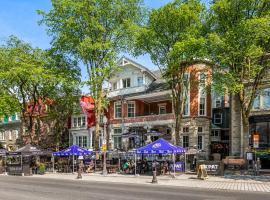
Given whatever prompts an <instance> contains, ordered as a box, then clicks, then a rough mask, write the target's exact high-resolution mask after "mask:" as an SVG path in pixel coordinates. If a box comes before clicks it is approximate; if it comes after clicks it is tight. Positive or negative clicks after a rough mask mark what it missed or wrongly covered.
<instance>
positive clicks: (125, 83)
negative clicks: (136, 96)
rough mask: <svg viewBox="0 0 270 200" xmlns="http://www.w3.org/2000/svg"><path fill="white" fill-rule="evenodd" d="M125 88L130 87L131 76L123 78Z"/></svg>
mask: <svg viewBox="0 0 270 200" xmlns="http://www.w3.org/2000/svg"><path fill="white" fill-rule="evenodd" d="M122 83H123V88H129V87H130V78H126V79H122Z"/></svg>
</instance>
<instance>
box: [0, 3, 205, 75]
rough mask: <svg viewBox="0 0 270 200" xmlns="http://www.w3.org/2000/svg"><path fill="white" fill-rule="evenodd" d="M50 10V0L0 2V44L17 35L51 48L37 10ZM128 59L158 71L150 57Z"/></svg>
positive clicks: (154, 5) (161, 4) (40, 45)
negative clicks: (40, 24)
mask: <svg viewBox="0 0 270 200" xmlns="http://www.w3.org/2000/svg"><path fill="white" fill-rule="evenodd" d="M170 1H171V0H145V1H144V2H145V5H146V6H147V7H150V8H159V7H161V6H163V5H165V4H166V3H168V2H170ZM205 1H206V0H205ZM50 9H51V2H50V0H0V42H1V43H3V42H4V41H5V40H6V39H7V38H8V36H10V35H15V36H17V37H18V38H20V39H22V40H24V41H26V42H29V43H31V44H32V45H33V46H34V47H40V48H43V49H47V48H49V47H50V38H49V36H48V35H47V33H46V27H44V26H39V25H38V21H39V20H40V19H41V17H40V16H39V15H38V14H37V12H36V10H44V11H49V10H50ZM128 57H129V58H131V59H133V60H135V61H136V62H138V63H140V64H142V65H144V66H146V67H148V68H149V69H151V70H155V69H157V67H156V66H155V65H154V64H153V63H152V62H151V59H150V57H149V56H148V55H144V56H140V57H137V58H133V57H132V56H129V55H128ZM81 70H82V78H83V79H85V78H86V70H85V67H84V66H81Z"/></svg>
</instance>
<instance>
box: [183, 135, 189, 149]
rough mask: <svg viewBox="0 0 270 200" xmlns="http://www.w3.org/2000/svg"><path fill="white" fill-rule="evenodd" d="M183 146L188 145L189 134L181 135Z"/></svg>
mask: <svg viewBox="0 0 270 200" xmlns="http://www.w3.org/2000/svg"><path fill="white" fill-rule="evenodd" d="M183 147H184V148H187V147H189V136H187V135H184V136H183Z"/></svg>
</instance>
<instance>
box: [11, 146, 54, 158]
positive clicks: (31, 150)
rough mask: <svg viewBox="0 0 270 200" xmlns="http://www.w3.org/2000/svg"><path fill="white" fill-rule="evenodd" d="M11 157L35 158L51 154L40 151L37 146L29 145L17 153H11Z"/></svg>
mask: <svg viewBox="0 0 270 200" xmlns="http://www.w3.org/2000/svg"><path fill="white" fill-rule="evenodd" d="M8 154H10V155H20V154H21V155H23V156H34V155H38V156H39V155H50V154H51V152H50V151H47V150H42V149H39V148H38V147H36V146H32V145H31V144H27V145H25V146H24V147H21V148H20V149H18V150H17V151H15V152H9V153H8Z"/></svg>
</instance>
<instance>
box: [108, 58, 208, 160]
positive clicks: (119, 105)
mask: <svg viewBox="0 0 270 200" xmlns="http://www.w3.org/2000/svg"><path fill="white" fill-rule="evenodd" d="M119 67H120V70H119V71H117V72H115V73H114V74H113V75H112V76H111V78H110V80H109V84H110V91H109V92H108V97H109V100H110V105H109V116H110V117H109V143H110V147H111V148H112V149H124V150H128V149H132V148H135V147H139V146H142V145H144V144H146V143H148V142H151V141H153V140H156V139H157V138H159V137H163V138H165V139H167V140H172V136H173V135H174V132H175V130H174V125H175V117H174V114H173V106H172V100H171V90H170V89H169V86H168V85H167V83H166V82H165V80H163V79H162V78H161V77H160V73H159V72H157V71H154V72H153V71H150V70H149V69H147V68H146V67H144V66H142V65H140V64H138V63H136V62H134V61H132V60H130V59H128V58H125V57H123V58H122V59H121V60H120V61H119ZM210 72H211V71H210V69H209V68H208V67H206V66H205V65H200V64H198V65H194V66H190V67H189V68H188V70H187V72H186V75H187V77H188V78H189V80H190V85H189V92H188V97H187V103H186V106H185V111H184V119H183V120H182V125H181V132H180V140H181V141H180V142H181V144H182V146H183V147H186V148H197V149H199V150H202V151H204V152H205V153H206V155H209V145H210V140H209V135H210V134H209V133H210V125H211V115H212V111H211V92H209V91H210V90H208V87H207V86H208V85H209V83H210V76H211V73H210Z"/></svg>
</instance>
